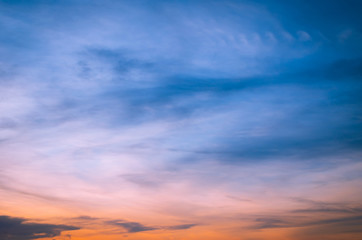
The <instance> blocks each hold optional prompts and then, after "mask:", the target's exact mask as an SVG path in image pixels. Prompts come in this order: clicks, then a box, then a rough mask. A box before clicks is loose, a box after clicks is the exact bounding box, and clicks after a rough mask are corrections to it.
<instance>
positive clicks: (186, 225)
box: [165, 224, 198, 230]
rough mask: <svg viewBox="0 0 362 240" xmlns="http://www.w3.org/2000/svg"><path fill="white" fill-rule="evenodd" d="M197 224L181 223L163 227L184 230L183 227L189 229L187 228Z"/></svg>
mask: <svg viewBox="0 0 362 240" xmlns="http://www.w3.org/2000/svg"><path fill="white" fill-rule="evenodd" d="M197 225H198V224H181V225H175V226H169V227H165V229H167V230H184V229H189V228H192V227H195V226H197Z"/></svg>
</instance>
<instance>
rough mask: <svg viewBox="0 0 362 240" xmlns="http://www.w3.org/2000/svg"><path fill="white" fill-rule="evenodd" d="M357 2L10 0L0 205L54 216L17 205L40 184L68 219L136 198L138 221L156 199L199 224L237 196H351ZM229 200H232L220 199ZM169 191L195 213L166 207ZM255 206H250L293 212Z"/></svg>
mask: <svg viewBox="0 0 362 240" xmlns="http://www.w3.org/2000/svg"><path fill="white" fill-rule="evenodd" d="M360 9H362V3H361V2H360V1H358V0H348V1H322V0H317V1H299V0H297V1H292V2H291V1H284V0H275V1H271V0H270V1H267V0H256V1H181V0H180V1H101V2H100V1H76V0H72V1H0V29H1V32H0V151H1V155H2V156H1V157H0V169H1V171H0V189H1V191H3V193H4V197H3V198H0V205H2V207H1V208H0V210H1V211H2V212H3V215H6V216H14V217H18V218H19V219H23V218H24V217H29V216H30V217H33V218H35V217H43V218H47V217H49V216H48V215H47V214H45V213H41V212H42V211H40V213H39V216H38V215H36V214H35V215H36V216H35V215H34V214H31V213H29V212H27V213H26V214H25V213H24V215H22V214H23V211H24V210H21V209H22V207H20V205H22V204H16V203H14V201H15V202H17V201H19V202H21V201H22V199H27V198H29V196H32V197H31V201H30V200H29V202H31V203H29V204H33V205H34V206H38V205H39V204H40V203H41V204H47V206H49V208H52V209H57V210H54V213H53V215H52V217H55V216H59V215H62V216H63V215H67V216H68V217H69V215H71V214H70V213H67V214H65V212H67V211H68V210H64V208H66V209H76V210H74V211H75V212H73V214H74V215H77V214H78V215H92V214H87V210H85V209H83V208H82V207H79V204H80V205H82V206H93V205H92V204H95V203H96V202H97V204H100V203H99V202H102V201H104V203H103V204H100V206H98V205H97V206H98V207H95V208H96V209H99V211H98V210H97V211H96V210H95V211H94V215H95V216H94V217H100V216H103V217H104V216H106V215H107V211H108V210H106V209H107V208H106V207H105V206H106V205H109V206H110V208H118V209H123V208H128V209H129V213H127V214H128V215H127V217H128V219H134V220H132V221H137V220H138V219H137V218H139V219H141V220H142V219H147V218H146V217H145V216H142V217H140V216H139V215H138V211H141V210H140V209H143V210H142V211H146V212H153V210H154V209H158V210H157V212H158V213H159V212H163V214H166V215H167V214H168V216H173V217H175V218H177V219H179V221H181V223H180V222H175V223H172V224H173V225H175V226H179V225H180V224H181V225H182V224H186V225H187V224H191V225H190V226H192V227H193V226H196V225H193V224H201V225H202V224H204V221H206V222H207V221H208V220H207V219H208V218H207V217H206V216H208V214H211V213H212V214H214V215H215V216H216V219H217V218H220V219H225V218H227V217H230V214H231V212H234V213H236V212H238V211H239V210H238V209H239V208H238V207H237V206H236V205H237V203H240V202H242V201H238V200H235V199H239V200H240V199H248V201H249V200H250V201H254V200H253V199H259V200H260V199H266V198H270V199H274V200H271V201H272V202H273V201H275V203H278V204H276V205H279V202H280V201H281V202H288V204H289V203H290V204H291V206H294V204H306V203H311V202H308V201H312V203H313V204H315V203H316V202H318V201H319V202H323V203H326V204H327V203H331V202H333V204H337V203H338V204H342V205H343V206H349V208H352V207H351V206H350V204H352V205H353V208H357V207H356V206H355V205H354V204H356V202H358V201H360V200H361V197H362V194H361V191H360V190H358V187H357V186H358V185H360V183H361V177H362V175H361V170H362V165H361V162H360V158H361V145H362V138H361V134H362V125H361V121H362V111H361V104H362V98H361V97H360V92H361V90H362V83H361V77H362V60H361V59H362V44H361V42H362V17H361V14H360V13H361V10H360ZM67 183H74V184H71V185H69V184H67ZM93 188H94V189H93ZM90 189H92V190H90ZM123 192H124V193H127V194H126V195H127V196H128V197H125V198H124V199H123V197H121V195H122V193H123ZM200 192H203V194H205V195H203V198H201V197H200V196H199V194H200ZM116 193H117V194H116ZM172 195H173V196H175V198H176V196H178V197H179V198H178V200H176V199H173V198H172V197H170V198H167V197H164V199H163V200H162V201H161V202H162V204H163V205H162V206H159V205H158V204H157V203H156V202H157V201H160V200H159V199H158V197H155V196H172ZM343 195H347V196H350V197H347V199H344V200H342V196H343ZM103 197H104V199H103ZM224 198H225V199H228V201H234V202H232V203H230V205H228V207H226V210H225V212H223V211H221V210H220V211H219V210H217V211H216V208H217V206H219V204H221V203H222V202H223V201H224V200H223V199H224ZM14 199H17V200H14ZM49 199H58V200H57V202H58V201H59V202H60V203H56V204H55V203H51V202H49ZM99 199H103V200H99ZM293 199H294V200H293ZM295 199H304V200H305V201H304V202H303V201H296V200H295ZM260 201H261V200H260ZM313 201H314V202H313ZM44 202H45V203H44ZM73 202H76V203H74V204H73ZM119 202H124V203H125V205H124V206H119V205H118V204H119ZM175 202H177V203H178V204H180V205H181V206H185V209H188V211H186V212H184V213H183V212H179V211H176V210H172V211H171V210H170V208H171V207H170V208H168V207H165V206H169V205H170V206H172V205H173V204H175ZM196 203H197V204H196ZM160 204H161V203H160ZM193 204H196V205H197V206H196V205H195V206H194V205H193ZM258 204H259V205H260V209H261V210H255V211H256V212H253V213H250V214H252V216H255V214H259V215H263V214H264V215H268V214H270V211H272V210H273V211H274V210H275V211H276V212H277V213H275V214H277V215H278V216H281V215H283V214H285V213H286V210H283V209H279V207H276V208H273V207H269V205H268V203H266V202H263V201H261V202H258ZM313 204H312V205H313ZM18 205H19V207H18ZM33 205H31V206H33ZM327 205H328V204H327ZM126 206H127V207H126ZM212 206H214V207H212ZM288 206H289V205H288ZM313 206H315V205H313ZM294 207H295V206H294ZM159 208H160V209H161V210H160V209H159ZM4 209H10V210H6V211H5V210H4ZM130 209H131V210H130ZM197 209H202V211H205V213H204V212H202V213H203V214H201V215H202V216H201V215H200V214H199V210H197ZM151 210H152V211H151ZM72 211H73V210H72ZM200 211H201V210H200ZM62 212H64V214H60V213H62ZM287 212H288V214H289V210H288V211H287ZM97 214H98V215H97ZM149 214H150V215H152V214H151V213H149ZM253 214H254V215H253ZM356 214H357V215H358V216H357V217H356V216H355V215H356ZM360 214H361V212H360V210H358V211H357V212H353V214H352V215H353V216H350V215H348V214H347V215H348V216H343V219H347V220H348V221H354V220H356V221H357V222H360ZM259 215H258V216H259ZM196 216H197V217H196ZM288 216H289V215H288ZM293 216H294V215H293ZM72 217H77V216H72ZM108 217H109V219H110V220H108V221H105V222H106V223H110V222H112V221H113V223H114V221H116V220H115V217H114V216H113V215H112V216H108ZM335 217H336V216H333V217H332V219H335ZM338 217H340V216H338ZM122 218H123V217H122ZM326 218H327V217H326ZM4 219H5V218H4ZM6 219H8V217H7V218H6ZM19 219H18V220H19ZM160 219H161V218H160ZM185 219H187V220H185ZM195 219H197V220H195ZM247 219H248V220H247V221H249V222H250V221H251V222H252V221H253V220H250V219H253V218H252V217H250V218H249V217H248V218H247ZM258 219H259V218H258ZM262 219H264V220H265V219H269V220H270V218H262ZM328 219H329V218H328ZM351 219H352V220H351ZM18 220H17V221H18ZM324 220H325V219H324ZM324 220H323V221H324ZM347 220H346V221H347ZM19 221H20V220H19ZM19 221H18V222H19ZM145 221H146V220H145ZM164 221H166V220H164ZM183 221H186V223H185V222H183ZM215 221H216V220H215ZM220 221H221V220H220ZM222 221H224V220H222ZM245 221H246V220H245ZM254 221H256V222H258V221H257V220H255V219H254ZM321 221H322V220H321ZM20 222H21V221H20ZM116 222H117V221H116ZM166 222H167V221H166ZM259 222H260V221H259ZM265 222H267V223H268V224H271V222H272V223H273V224H274V223H275V221H271V222H270V221H267V220H265ZM337 222H338V221H337ZM267 223H265V224H266V225H268V224H267ZM278 223H280V222H278ZM283 223H284V220H283ZM334 223H335V222H333V224H334ZM162 224H163V223H162ZM172 224H166V225H172ZM205 224H206V223H205ZM207 224H209V225H213V224H214V223H213V222H210V223H207ZM250 224H251V223H250ZM293 224H294V223H293ZM293 224H291V225H292V226H295V225H298V224H294V225H293ZM308 224H309V225H308ZM308 224H305V226H310V225H313V224H312V223H308ZM126 225H127V224H126ZM126 225H125V224H123V227H124V226H126ZM163 225H165V224H163ZM186 225H185V226H186ZM231 225H232V226H234V225H235V224H234V222H233V223H232V224H231V223H230V226H231ZM276 225H278V224H276ZM302 225H303V224H302ZM119 226H122V224H121V225H119ZM127 226H128V225H127ZM182 226H183V225H182ZM187 226H189V225H187ZM278 226H279V225H278ZM298 226H299V225H298ZM303 226H304V225H303ZM76 228H82V226H76V227H74V229H76ZM171 228H172V227H170V228H167V227H166V229H171ZM341 228H343V227H341ZM0 229H1V228H0ZM66 229H67V228H66ZM69 229H71V228H69ZM145 229H148V228H145ZM150 229H152V227H150ZM154 229H159V228H154ZM162 229H165V227H163V228H162ZM248 229H249V230H248V231H251V230H250V228H248ZM251 229H255V228H251ZM321 232H323V231H322V230H321ZM341 232H343V231H341ZM306 234H307V233H306ZM308 234H311V235H313V234H312V233H308ZM308 234H307V236H308V237H310V235H308ZM358 234H360V232H358ZM0 236H1V233H0ZM298 236H299V235H298ZM301 236H304V235H303V234H301ZM318 236H319V235H318ZM325 237H326V236H325ZM14 239H15V238H14ZM29 239H30V238H29ZM79 239H81V238H79ZM261 239H264V238H261ZM265 239H268V238H265ZM296 239H297V238H296ZM301 239H303V238H302V237H301ZM309 239H310V238H309Z"/></svg>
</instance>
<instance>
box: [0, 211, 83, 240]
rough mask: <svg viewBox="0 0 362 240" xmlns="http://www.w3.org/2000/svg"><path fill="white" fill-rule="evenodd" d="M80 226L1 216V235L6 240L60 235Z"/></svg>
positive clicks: (26, 239)
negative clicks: (35, 221) (33, 221)
mask: <svg viewBox="0 0 362 240" xmlns="http://www.w3.org/2000/svg"><path fill="white" fill-rule="evenodd" d="M78 229H80V228H78V227H75V226H68V225H55V224H43V223H32V222H29V220H27V219H24V218H14V217H10V216H0V237H1V239H4V240H31V239H38V238H51V237H56V236H59V235H60V234H61V233H62V232H63V231H72V230H78Z"/></svg>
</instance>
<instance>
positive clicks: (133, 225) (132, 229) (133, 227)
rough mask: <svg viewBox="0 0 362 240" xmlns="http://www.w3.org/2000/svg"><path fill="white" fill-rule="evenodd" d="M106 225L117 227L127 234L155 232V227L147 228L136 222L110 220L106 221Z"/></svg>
mask: <svg viewBox="0 0 362 240" xmlns="http://www.w3.org/2000/svg"><path fill="white" fill-rule="evenodd" d="M106 223H107V224H111V225H114V226H119V227H122V228H123V229H125V230H126V231H127V232H128V233H136V232H144V231H152V230H157V229H158V228H156V227H148V226H145V225H143V224H141V223H138V222H128V221H124V220H112V221H107V222H106Z"/></svg>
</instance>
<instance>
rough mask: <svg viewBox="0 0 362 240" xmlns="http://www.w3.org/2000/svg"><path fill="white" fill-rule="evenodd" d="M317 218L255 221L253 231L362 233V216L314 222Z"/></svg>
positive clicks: (322, 219)
mask: <svg viewBox="0 0 362 240" xmlns="http://www.w3.org/2000/svg"><path fill="white" fill-rule="evenodd" d="M313 218H315V216H308V217H306V216H296V215H293V216H280V217H277V216H272V217H263V218H257V219H255V224H254V225H253V226H252V227H251V229H270V228H298V227H308V228H313V229H324V230H325V229H330V230H333V229H334V230H333V231H334V232H338V233H343V232H362V229H361V228H360V226H361V224H362V216H361V215H355V216H341V217H330V218H326V217H324V218H322V217H320V219H319V220H313Z"/></svg>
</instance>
